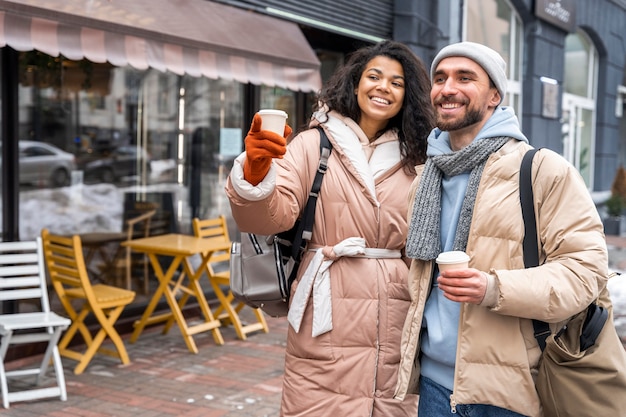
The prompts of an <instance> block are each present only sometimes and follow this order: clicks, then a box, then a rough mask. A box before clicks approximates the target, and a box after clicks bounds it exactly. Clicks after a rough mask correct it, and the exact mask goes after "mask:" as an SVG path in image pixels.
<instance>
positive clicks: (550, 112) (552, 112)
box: [541, 77, 559, 119]
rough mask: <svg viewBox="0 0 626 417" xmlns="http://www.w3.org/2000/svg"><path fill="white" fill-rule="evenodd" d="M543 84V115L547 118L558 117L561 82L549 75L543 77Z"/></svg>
mask: <svg viewBox="0 0 626 417" xmlns="http://www.w3.org/2000/svg"><path fill="white" fill-rule="evenodd" d="M541 84H542V85H543V100H542V103H541V104H542V105H541V115H542V116H543V117H545V118H547V119H558V117H559V84H558V82H557V81H556V80H554V79H552V78H548V77H541Z"/></svg>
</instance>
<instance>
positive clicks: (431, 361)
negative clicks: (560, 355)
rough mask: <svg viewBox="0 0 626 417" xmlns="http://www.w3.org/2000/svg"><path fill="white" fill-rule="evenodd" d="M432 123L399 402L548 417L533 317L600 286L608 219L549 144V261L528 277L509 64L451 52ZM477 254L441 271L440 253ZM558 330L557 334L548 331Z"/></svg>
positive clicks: (540, 167)
mask: <svg viewBox="0 0 626 417" xmlns="http://www.w3.org/2000/svg"><path fill="white" fill-rule="evenodd" d="M431 81H432V90H431V102H432V104H433V106H434V108H435V113H436V116H437V126H438V127H437V128H435V129H434V130H433V131H432V132H431V134H430V136H429V139H428V151H427V153H428V160H427V162H426V164H425V166H424V170H423V172H422V173H421V175H418V178H417V179H416V180H415V182H414V184H413V187H412V189H411V196H412V201H413V205H412V208H410V210H409V222H410V226H409V234H408V238H407V247H406V250H407V255H408V256H409V257H411V258H412V263H411V269H410V272H409V286H410V290H411V297H412V301H413V302H412V304H411V307H410V310H409V312H408V316H407V320H406V322H405V326H404V331H403V336H402V345H401V354H402V359H401V363H400V372H399V375H398V384H397V387H396V393H395V397H396V398H398V399H402V398H404V396H405V395H407V394H408V393H414V392H416V393H419V394H420V402H419V411H418V415H419V416H427V417H439V416H448V415H449V416H452V415H453V414H454V415H455V416H460V417H463V416H469V415H476V416H478V415H479V416H481V417H501V416H533V417H539V416H542V410H541V405H540V404H539V399H538V397H537V394H536V390H535V385H534V381H533V375H534V374H536V369H537V365H538V361H539V358H540V355H541V350H540V348H539V347H538V345H537V342H536V340H535V337H534V335H533V326H532V319H539V320H542V321H546V322H549V323H559V322H562V321H564V320H566V319H567V318H568V317H570V316H572V315H574V314H575V313H578V312H579V311H582V310H584V309H585V308H586V307H587V306H588V305H589V304H590V303H591V302H592V301H593V300H594V299H595V298H596V297H597V296H598V293H599V291H600V290H601V289H602V288H604V287H605V286H606V277H607V269H606V268H607V250H606V243H605V240H604V234H603V230H602V223H601V220H600V218H599V216H598V213H597V210H596V208H595V205H594V204H593V202H592V200H591V197H590V195H589V193H588V191H587V188H586V186H585V184H584V182H583V180H582V178H581V176H580V175H579V173H578V172H577V171H576V169H575V168H574V167H573V166H571V165H570V164H569V163H568V162H567V161H565V160H564V159H563V158H562V157H561V156H559V155H557V154H556V153H554V152H552V151H549V150H547V149H543V150H541V151H539V152H538V153H537V154H536V155H535V158H534V162H533V169H532V172H533V174H532V175H533V190H534V194H535V210H536V212H537V228H538V236H539V240H540V242H539V244H540V248H541V253H540V258H541V262H542V265H541V266H539V267H537V268H532V269H524V262H523V250H522V239H523V235H524V222H523V219H522V214H521V208H520V203H519V187H518V184H519V170H520V164H521V160H522V157H523V155H524V154H525V153H526V151H527V150H528V149H530V148H531V146H530V145H529V144H528V140H527V139H526V137H525V136H524V134H522V132H521V131H520V128H519V123H518V120H517V117H516V116H515V113H514V111H513V109H512V108H510V107H504V106H500V103H501V102H502V100H503V99H504V97H505V95H506V85H507V77H506V64H505V62H504V60H503V59H502V57H501V56H500V55H499V54H498V53H497V52H495V51H493V50H492V49H490V48H487V47H485V46H484V45H480V44H476V43H472V42H461V43H457V44H452V45H449V46H447V47H445V48H443V49H442V50H441V51H440V52H439V53H438V54H437V56H436V57H435V59H434V61H433V63H432V67H431ZM449 250H460V251H465V252H466V253H467V254H468V255H469V256H470V262H469V267H468V268H465V269H453V270H447V271H446V272H442V273H441V274H440V273H439V271H438V270H437V266H436V264H435V262H434V259H435V258H436V257H437V255H438V254H439V253H441V252H443V251H449ZM554 328H556V327H553V330H554Z"/></svg>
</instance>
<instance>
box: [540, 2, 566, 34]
mask: <svg viewBox="0 0 626 417" xmlns="http://www.w3.org/2000/svg"><path fill="white" fill-rule="evenodd" d="M535 16H537V17H538V18H539V19H542V20H545V21H546V22H549V23H551V24H553V25H555V26H557V27H559V28H561V29H563V30H564V31H566V32H573V31H574V29H575V28H576V3H575V1H574V0H561V1H556V0H535Z"/></svg>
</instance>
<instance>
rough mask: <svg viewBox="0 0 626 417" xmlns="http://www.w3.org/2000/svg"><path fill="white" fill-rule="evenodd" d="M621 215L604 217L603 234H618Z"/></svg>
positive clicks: (619, 232)
mask: <svg viewBox="0 0 626 417" xmlns="http://www.w3.org/2000/svg"><path fill="white" fill-rule="evenodd" d="M621 223H622V218H621V217H606V218H605V219H604V234H605V235H613V236H619V235H620V234H621V227H620V225H621Z"/></svg>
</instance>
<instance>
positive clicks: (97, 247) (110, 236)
mask: <svg viewBox="0 0 626 417" xmlns="http://www.w3.org/2000/svg"><path fill="white" fill-rule="evenodd" d="M78 236H80V241H81V243H82V244H83V248H85V249H86V254H85V265H87V269H88V270H89V273H90V275H91V276H92V277H93V278H99V279H100V280H101V281H106V275H107V274H109V273H110V272H111V271H112V270H113V263H114V262H115V258H116V257H115V254H116V253H117V250H118V247H119V246H117V247H115V248H114V250H113V253H111V252H110V248H108V246H109V245H111V244H116V245H119V244H120V243H121V242H123V241H124V240H126V233H125V232H87V233H79V235H78ZM96 254H97V255H98V256H99V257H100V260H101V261H102V266H101V268H99V271H96V270H95V269H93V268H90V266H91V263H92V261H93V258H94V256H95V255H96Z"/></svg>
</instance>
